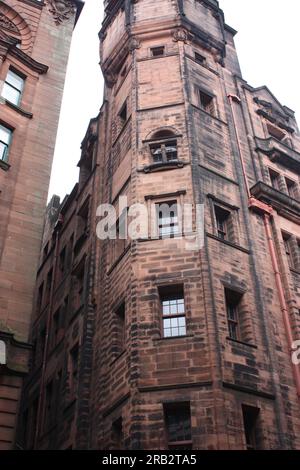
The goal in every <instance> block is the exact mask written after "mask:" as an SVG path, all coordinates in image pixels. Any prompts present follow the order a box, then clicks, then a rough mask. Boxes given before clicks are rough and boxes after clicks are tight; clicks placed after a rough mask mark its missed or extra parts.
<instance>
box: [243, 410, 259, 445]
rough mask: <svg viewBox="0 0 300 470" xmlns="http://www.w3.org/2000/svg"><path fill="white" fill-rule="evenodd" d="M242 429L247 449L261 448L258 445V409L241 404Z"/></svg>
mask: <svg viewBox="0 0 300 470" xmlns="http://www.w3.org/2000/svg"><path fill="white" fill-rule="evenodd" d="M242 411H243V422H244V431H245V438H246V445H247V450H256V449H259V448H261V446H260V445H259V441H260V436H259V426H258V422H259V409H258V408H255V407H253V406H246V405H242Z"/></svg>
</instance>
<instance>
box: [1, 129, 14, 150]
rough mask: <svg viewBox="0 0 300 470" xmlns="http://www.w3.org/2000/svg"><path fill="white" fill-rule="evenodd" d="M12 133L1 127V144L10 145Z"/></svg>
mask: <svg viewBox="0 0 300 470" xmlns="http://www.w3.org/2000/svg"><path fill="white" fill-rule="evenodd" d="M11 133H12V132H11V130H9V129H7V128H6V127H4V126H1V125H0V141H1V142H3V143H4V144H7V145H9V143H10V137H11Z"/></svg>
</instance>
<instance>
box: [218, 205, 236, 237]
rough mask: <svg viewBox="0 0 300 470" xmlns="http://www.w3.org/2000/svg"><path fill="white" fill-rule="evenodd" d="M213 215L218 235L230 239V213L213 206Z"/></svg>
mask: <svg viewBox="0 0 300 470" xmlns="http://www.w3.org/2000/svg"><path fill="white" fill-rule="evenodd" d="M215 217H216V224H217V235H218V237H219V238H221V239H222V240H228V241H232V233H231V232H232V231H231V230H230V229H231V228H232V227H231V226H232V220H231V213H230V212H229V211H227V210H226V209H223V208H222V207H219V206H215Z"/></svg>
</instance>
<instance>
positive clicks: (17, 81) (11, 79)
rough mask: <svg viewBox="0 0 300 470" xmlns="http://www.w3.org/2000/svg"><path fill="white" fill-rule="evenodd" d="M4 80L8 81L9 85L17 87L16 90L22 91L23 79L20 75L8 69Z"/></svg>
mask: <svg viewBox="0 0 300 470" xmlns="http://www.w3.org/2000/svg"><path fill="white" fill-rule="evenodd" d="M5 81H6V82H7V83H9V84H10V85H12V86H13V87H14V88H17V90H19V91H22V89H23V84H24V80H23V78H22V77H20V76H19V75H17V74H16V73H14V72H13V71H12V70H9V71H8V74H7V77H6V80H5Z"/></svg>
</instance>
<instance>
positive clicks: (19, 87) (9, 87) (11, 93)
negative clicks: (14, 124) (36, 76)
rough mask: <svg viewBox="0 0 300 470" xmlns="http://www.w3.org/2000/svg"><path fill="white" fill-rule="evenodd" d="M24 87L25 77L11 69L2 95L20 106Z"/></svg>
mask: <svg viewBox="0 0 300 470" xmlns="http://www.w3.org/2000/svg"><path fill="white" fill-rule="evenodd" d="M23 88H24V78H23V77H22V76H21V75H19V74H18V73H16V72H14V71H13V70H11V69H10V70H9V71H8V72H7V75H6V79H5V82H4V86H3V91H2V97H3V98H5V99H6V100H7V101H9V102H10V103H13V104H15V105H16V106H19V104H20V101H21V97H22V93H23Z"/></svg>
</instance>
